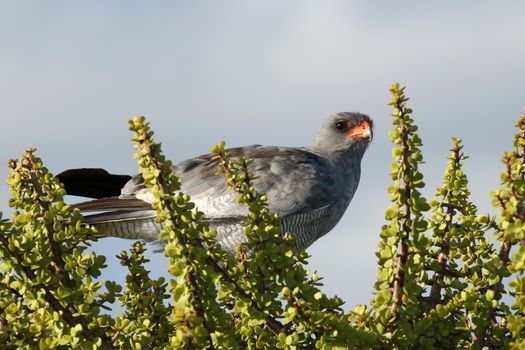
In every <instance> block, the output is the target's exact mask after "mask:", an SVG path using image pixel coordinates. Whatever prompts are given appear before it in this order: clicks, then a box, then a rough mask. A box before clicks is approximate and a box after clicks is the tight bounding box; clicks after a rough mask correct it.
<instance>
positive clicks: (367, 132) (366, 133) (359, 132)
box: [346, 121, 372, 140]
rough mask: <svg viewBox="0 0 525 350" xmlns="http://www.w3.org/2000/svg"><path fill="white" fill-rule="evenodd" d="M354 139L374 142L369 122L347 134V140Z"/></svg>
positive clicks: (362, 123)
mask: <svg viewBox="0 0 525 350" xmlns="http://www.w3.org/2000/svg"><path fill="white" fill-rule="evenodd" d="M353 138H358V139H367V140H372V129H371V128H370V124H369V123H368V122H367V121H364V122H361V124H359V125H358V126H355V127H353V128H352V129H350V130H349V131H348V133H347V134H346V139H347V140H350V139H353Z"/></svg>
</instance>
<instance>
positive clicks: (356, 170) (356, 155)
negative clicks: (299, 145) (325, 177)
mask: <svg viewBox="0 0 525 350" xmlns="http://www.w3.org/2000/svg"><path fill="white" fill-rule="evenodd" d="M307 149H308V150H309V151H311V152H313V153H315V154H318V155H320V156H322V157H323V158H324V159H326V160H327V161H328V162H329V163H330V165H331V166H332V167H333V169H334V171H336V172H338V173H340V174H341V176H342V177H343V178H348V177H349V176H358V177H359V174H360V172H361V159H363V155H364V153H365V150H366V148H363V149H360V148H359V149H358V148H356V149H352V150H348V149H346V150H336V151H333V150H331V151H326V150H323V149H322V148H316V147H313V146H310V147H307Z"/></svg>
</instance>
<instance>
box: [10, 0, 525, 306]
mask: <svg viewBox="0 0 525 350" xmlns="http://www.w3.org/2000/svg"><path fill="white" fill-rule="evenodd" d="M524 12H525V4H524V3H523V2H521V1H505V2H494V1H463V2H460V3H459V2H457V1H442V2H439V3H437V2H430V1H397V2H390V1H376V2H370V1H324V2H320V1H286V2H284V1H273V0H270V1H259V2H256V1H223V2H214V1H192V2H189V1H188V2H183V1H156V2H139V1H113V2H106V1H90V2H71V1H54V2H46V3H43V2H39V1H24V2H21V1H2V2H0V76H1V77H2V79H0V95H1V100H2V105H1V110H0V113H1V118H0V120H1V121H2V126H3V131H4V132H3V135H2V137H1V138H0V145H1V146H2V147H0V160H1V161H2V162H3V164H6V162H7V160H8V159H10V158H15V157H18V156H19V155H20V154H21V153H22V152H23V149H24V148H26V147H28V146H35V147H37V148H38V150H39V151H38V155H39V156H40V157H41V158H43V160H44V162H45V164H46V165H47V167H48V168H49V169H50V170H51V171H52V172H53V173H55V174H56V173H59V172H60V171H62V170H64V169H68V168H75V167H103V168H106V169H108V170H110V171H112V172H116V173H130V174H134V173H136V172H137V165H136V163H135V161H134V160H133V159H132V157H131V155H132V153H133V148H132V145H131V142H130V141H129V139H130V137H131V134H130V132H129V131H127V122H126V121H127V119H129V118H131V117H133V116H134V115H138V114H144V115H146V116H148V118H149V120H150V121H151V124H152V127H153V129H154V130H155V131H156V139H157V140H158V141H161V142H162V145H163V149H164V152H165V154H166V155H167V156H168V158H170V159H171V160H173V161H174V162H178V161H182V160H184V159H187V158H189V157H192V156H196V155H199V154H202V153H206V152H207V149H208V147H209V146H211V145H213V144H216V143H217V142H218V141H220V140H225V141H226V142H227V144H228V145H230V146H240V145H247V144H255V143H259V144H266V145H290V146H302V145H306V144H308V143H310V142H311V140H312V137H313V135H314V133H315V131H316V130H317V128H318V127H319V126H320V125H321V123H322V121H323V120H324V118H325V117H326V116H328V115H330V114H332V113H334V112H339V111H360V112H363V113H367V114H369V115H371V116H372V118H373V119H374V121H375V125H376V132H375V136H376V138H375V140H374V143H373V145H372V146H371V147H370V149H369V151H368V152H367V154H366V155H365V158H364V160H363V173H362V179H361V184H360V187H359V189H358V191H357V194H356V196H355V197H354V200H353V202H352V204H351V205H350V208H349V209H348V211H347V213H346V214H345V216H344V218H343V219H342V220H341V222H340V224H339V225H338V226H337V227H336V228H335V229H334V230H333V231H332V232H331V233H329V234H328V235H326V236H325V237H323V238H322V239H321V240H320V241H318V242H317V243H316V244H314V246H312V247H311V248H310V249H309V253H310V254H311V255H312V258H311V259H310V261H311V263H310V268H311V269H312V270H317V271H318V273H319V275H321V276H324V277H325V279H324V282H325V288H324V290H325V291H326V292H327V293H328V294H331V295H333V294H337V295H339V296H341V297H342V298H343V299H344V300H346V301H347V303H348V307H351V306H352V305H354V304H356V303H366V302H367V301H368V300H369V299H370V296H371V290H372V286H373V282H374V280H375V273H376V259H375V255H374V253H375V249H376V243H377V241H378V237H379V232H380V228H381V225H382V224H383V223H384V218H383V213H384V211H385V209H386V208H387V206H388V205H389V203H388V195H387V193H386V188H387V187H388V185H389V184H390V180H389V177H388V171H389V166H390V161H391V157H390V147H391V145H390V143H389V141H388V137H387V133H388V130H389V129H390V128H391V120H390V117H389V114H390V109H389V107H387V106H386V104H387V102H388V99H389V95H388V87H389V85H390V84H391V83H393V82H395V81H399V82H401V83H402V84H404V85H407V86H408V87H407V93H408V95H409V96H410V97H411V98H412V101H411V106H412V108H413V109H414V111H415V112H414V117H415V119H416V123H417V124H418V125H419V127H420V136H421V137H422V138H423V142H424V147H423V153H424V156H425V160H426V164H425V165H424V166H423V169H422V170H423V172H424V174H425V176H426V182H427V184H428V188H426V189H425V191H424V193H425V195H426V196H427V197H429V198H430V197H432V196H433V193H434V188H435V187H436V186H437V185H439V183H440V181H441V177H442V174H443V170H444V167H445V164H446V157H447V154H448V151H447V150H448V148H449V147H450V145H451V142H450V137H451V136H457V137H460V138H462V139H464V141H465V149H464V150H465V152H466V153H467V154H468V155H469V156H470V159H469V160H468V161H467V162H466V164H465V169H466V171H467V173H468V175H469V178H470V187H471V191H472V199H473V200H474V201H475V202H476V203H477V204H478V206H479V208H480V211H482V212H493V209H492V208H491V206H490V199H489V197H488V192H489V191H491V190H493V189H495V188H496V187H497V186H498V184H499V173H500V171H501V170H502V169H503V168H502V165H501V163H500V157H501V154H502V152H503V151H504V150H507V149H509V148H510V147H511V141H512V136H513V133H514V123H515V121H516V120H517V118H518V117H519V113H520V111H521V107H522V106H523V105H525V86H524V78H525V64H524V62H525V45H524V43H525V31H524V30H523V13H524ZM6 172H7V167H6V166H5V167H4V173H6ZM7 198H8V192H7V187H6V185H5V184H3V185H2V186H1V187H0V199H1V200H0V211H3V212H4V213H6V214H7V215H9V213H10V212H11V211H10V209H9V208H8V207H7V204H6V203H7ZM129 243H130V242H128V241H122V240H117V239H107V240H103V241H101V242H99V243H98V244H96V245H95V246H94V249H96V250H97V251H98V252H100V253H102V254H105V255H107V256H108V257H109V258H110V259H109V260H108V264H109V267H108V268H107V271H106V274H105V276H104V277H106V278H109V279H114V280H118V281H122V280H123V276H124V271H123V270H122V269H121V268H120V266H118V263H117V262H116V261H115V259H113V258H112V257H113V256H114V255H116V254H118V253H119V252H120V251H121V250H122V249H124V248H125V247H127V246H128V245H129ZM151 259H152V263H151V266H150V267H151V268H152V269H153V272H154V274H155V275H157V276H158V275H161V274H163V272H162V271H163V269H164V268H165V266H166V262H165V261H164V258H163V257H162V255H153V256H152V257H151Z"/></svg>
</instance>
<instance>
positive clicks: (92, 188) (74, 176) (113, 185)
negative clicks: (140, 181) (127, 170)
mask: <svg viewBox="0 0 525 350" xmlns="http://www.w3.org/2000/svg"><path fill="white" fill-rule="evenodd" d="M56 177H57V178H58V179H59V180H60V182H62V183H63V184H64V186H65V187H66V193H67V194H69V195H74V196H81V197H89V198H106V197H113V196H118V195H119V194H120V190H121V188H122V187H124V185H125V184H126V182H128V181H129V180H131V176H129V175H114V174H110V173H108V172H107V171H106V170H104V169H96V168H82V169H70V170H66V171H64V172H61V173H60V174H58V175H57V176H56Z"/></svg>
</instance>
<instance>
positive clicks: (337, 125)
mask: <svg viewBox="0 0 525 350" xmlns="http://www.w3.org/2000/svg"><path fill="white" fill-rule="evenodd" d="M335 130H337V131H346V130H348V124H347V123H346V122H345V121H338V122H337V123H335Z"/></svg>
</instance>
